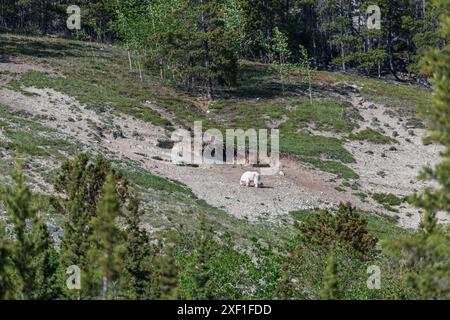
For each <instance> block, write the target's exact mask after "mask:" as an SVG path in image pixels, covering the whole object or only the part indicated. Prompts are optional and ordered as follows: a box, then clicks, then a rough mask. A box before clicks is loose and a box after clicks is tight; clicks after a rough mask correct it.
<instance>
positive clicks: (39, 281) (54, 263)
mask: <svg viewBox="0 0 450 320" xmlns="http://www.w3.org/2000/svg"><path fill="white" fill-rule="evenodd" d="M32 239H33V243H34V252H35V256H34V257H33V261H32V267H33V269H34V270H35V280H34V281H35V288H34V290H33V294H32V296H31V298H32V299H45V300H51V299H58V298H60V297H61V296H62V287H61V285H60V284H61V283H60V282H59V279H58V273H57V272H58V268H59V256H58V253H57V251H56V249H55V247H54V243H53V241H52V240H53V239H52V237H51V234H50V232H49V231H48V229H47V226H46V225H45V223H43V222H42V220H39V221H37V223H36V224H35V225H34V226H33V234H32Z"/></svg>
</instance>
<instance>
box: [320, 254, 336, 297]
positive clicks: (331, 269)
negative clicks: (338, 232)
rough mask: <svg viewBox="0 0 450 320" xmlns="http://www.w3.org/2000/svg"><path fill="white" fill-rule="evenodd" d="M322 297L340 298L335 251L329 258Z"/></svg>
mask: <svg viewBox="0 0 450 320" xmlns="http://www.w3.org/2000/svg"><path fill="white" fill-rule="evenodd" d="M320 297H321V299H323V300H337V299H339V281H338V265H337V262H336V258H335V256H334V253H333V252H332V253H330V255H329V256H328V259H327V267H326V269H325V273H324V280H323V288H322V290H321V292H320Z"/></svg>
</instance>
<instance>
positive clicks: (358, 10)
mask: <svg viewBox="0 0 450 320" xmlns="http://www.w3.org/2000/svg"><path fill="white" fill-rule="evenodd" d="M435 2H436V1H425V0H376V1H368V0H270V1H269V0H121V1H117V0H92V1H87V0H79V1H68V0H20V1H19V0H4V1H2V2H1V3H0V27H3V28H7V29H13V30H15V31H19V32H32V33H41V34H59V35H65V36H69V37H75V38H78V39H83V40H94V41H102V42H116V41H119V42H120V43H122V44H124V45H125V46H126V47H127V48H128V49H129V50H130V51H134V52H136V53H137V52H139V53H140V56H141V57H146V58H147V59H148V60H147V62H151V63H149V64H148V65H151V66H152V67H155V66H156V69H159V70H158V72H159V73H160V75H161V77H162V79H164V80H167V81H174V82H176V83H177V84H182V85H183V86H184V87H186V88H187V89H191V90H194V89H196V88H203V89H204V91H205V92H207V93H208V95H210V96H211V95H213V89H214V87H215V86H217V85H230V84H234V82H235V80H236V77H237V74H238V70H237V61H238V59H241V58H244V59H254V60H259V61H262V62H265V63H278V64H282V65H283V64H285V63H291V62H298V61H299V60H301V59H302V58H304V55H302V48H306V50H307V52H308V55H309V56H310V57H311V58H312V59H313V62H314V66H315V67H318V68H339V69H341V70H343V71H347V70H349V69H352V70H357V71H359V72H364V73H366V74H368V75H377V76H381V75H383V74H393V75H394V76H395V77H398V76H403V77H405V76H406V77H411V76H414V77H416V74H417V72H418V61H419V58H420V56H422V55H423V53H424V51H426V49H428V48H430V47H434V48H439V47H441V46H443V45H444V40H443V39H442V37H439V34H438V32H437V30H438V24H439V16H440V11H441V10H439V9H438V8H439V7H438V6H436V5H435ZM69 5H78V6H79V7H80V8H81V29H80V30H73V31H71V30H69V29H68V28H67V26H66V20H67V18H68V17H69V14H68V13H67V8H68V6H69ZM369 5H377V6H378V7H379V8H380V11H381V28H380V29H377V28H375V29H372V28H371V29H369V28H368V27H367V25H366V21H367V18H368V14H367V8H368V6H369Z"/></svg>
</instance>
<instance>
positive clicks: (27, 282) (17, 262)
mask: <svg viewBox="0 0 450 320" xmlns="http://www.w3.org/2000/svg"><path fill="white" fill-rule="evenodd" d="M12 178H13V181H14V183H15V186H14V187H8V188H7V190H6V199H5V205H6V207H7V210H8V218H9V219H8V220H9V221H10V222H11V224H12V225H13V232H14V236H15V238H14V240H13V241H12V243H11V245H12V254H11V260H12V267H13V268H14V270H15V273H16V278H17V284H16V286H17V292H18V297H19V298H21V299H50V298H57V297H59V296H60V290H59V288H60V287H59V286H58V284H57V280H56V277H57V276H56V275H57V260H58V256H57V253H56V250H55V248H54V246H53V243H52V241H51V235H50V233H49V232H48V230H47V228H46V226H45V223H44V222H43V221H42V218H41V217H40V216H39V214H38V208H36V206H34V205H33V200H34V197H33V194H32V193H31V191H30V190H29V188H28V186H27V184H26V179H25V176H24V174H23V165H22V164H21V163H19V164H18V166H17V169H16V170H15V171H14V172H13V174H12Z"/></svg>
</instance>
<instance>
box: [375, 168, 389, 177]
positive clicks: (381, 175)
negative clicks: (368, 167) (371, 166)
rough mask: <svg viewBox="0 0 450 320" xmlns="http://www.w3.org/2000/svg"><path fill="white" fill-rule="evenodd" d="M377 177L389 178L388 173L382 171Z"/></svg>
mask: <svg viewBox="0 0 450 320" xmlns="http://www.w3.org/2000/svg"><path fill="white" fill-rule="evenodd" d="M377 176H380V177H382V178H385V177H386V176H387V174H386V172H384V171H382V170H380V171H378V172H377Z"/></svg>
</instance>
